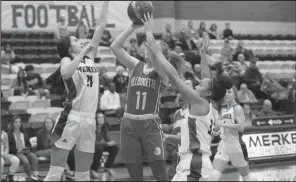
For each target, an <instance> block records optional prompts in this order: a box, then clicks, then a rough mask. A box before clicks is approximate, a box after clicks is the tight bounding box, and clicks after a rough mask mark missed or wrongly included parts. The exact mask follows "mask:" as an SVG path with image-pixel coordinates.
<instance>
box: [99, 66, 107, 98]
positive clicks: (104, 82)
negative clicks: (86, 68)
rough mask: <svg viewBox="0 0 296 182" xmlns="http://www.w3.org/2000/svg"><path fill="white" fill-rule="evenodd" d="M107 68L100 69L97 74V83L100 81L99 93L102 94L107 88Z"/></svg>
mask: <svg viewBox="0 0 296 182" xmlns="http://www.w3.org/2000/svg"><path fill="white" fill-rule="evenodd" d="M107 71H108V70H107V68H106V67H104V66H103V67H101V68H100V73H99V81H100V93H103V92H104V90H105V89H106V88H107V85H108V83H109V79H108V76H107V74H106V73H107Z"/></svg>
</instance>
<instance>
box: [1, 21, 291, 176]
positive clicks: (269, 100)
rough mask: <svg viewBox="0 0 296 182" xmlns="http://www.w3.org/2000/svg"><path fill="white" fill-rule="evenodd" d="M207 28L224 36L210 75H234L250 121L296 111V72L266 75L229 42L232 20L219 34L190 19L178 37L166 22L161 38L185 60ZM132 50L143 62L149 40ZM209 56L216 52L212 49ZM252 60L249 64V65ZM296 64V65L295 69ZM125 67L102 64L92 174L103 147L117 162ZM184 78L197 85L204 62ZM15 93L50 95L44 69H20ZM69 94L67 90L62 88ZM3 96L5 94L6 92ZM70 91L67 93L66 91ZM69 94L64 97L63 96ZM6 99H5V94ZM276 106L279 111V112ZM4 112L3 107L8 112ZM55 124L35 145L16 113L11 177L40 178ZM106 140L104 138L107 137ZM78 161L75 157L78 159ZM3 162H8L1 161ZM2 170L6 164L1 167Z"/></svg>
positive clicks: (84, 33)
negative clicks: (287, 76) (285, 78)
mask: <svg viewBox="0 0 296 182" xmlns="http://www.w3.org/2000/svg"><path fill="white" fill-rule="evenodd" d="M204 33H207V34H208V35H209V36H210V38H211V39H222V40H224V45H223V48H222V49H221V52H220V57H219V61H216V62H214V63H213V64H211V74H212V76H213V77H215V76H218V75H220V74H223V75H228V76H230V77H231V78H232V79H233V81H234V83H235V85H236V87H237V88H238V94H237V99H238V101H239V102H240V103H242V104H243V109H244V112H245V116H246V121H247V122H246V125H247V126H251V125H252V120H253V119H254V118H255V117H265V116H276V115H277V114H278V112H276V111H279V110H284V111H285V112H286V114H292V113H293V112H294V113H295V111H296V107H295V103H296V99H295V97H296V74H295V75H294V79H293V80H290V81H289V82H288V83H286V84H283V83H280V82H278V81H276V80H274V79H273V78H272V77H271V76H270V75H269V74H266V75H264V76H262V74H261V73H260V71H259V69H258V68H257V65H256V63H257V61H258V58H257V57H256V55H254V54H253V52H252V50H248V49H246V48H245V47H244V43H243V41H239V42H238V44H237V46H236V48H235V49H233V48H232V47H231V46H230V41H231V39H233V34H234V33H233V31H232V30H231V26H230V24H229V23H226V24H225V29H224V30H223V33H222V34H221V35H220V34H218V27H217V25H216V24H212V25H211V26H210V28H209V29H208V28H207V27H206V23H205V22H201V23H200V25H199V28H198V29H195V28H194V25H193V22H192V21H189V22H188V27H186V28H184V29H183V30H182V31H181V32H180V33H179V36H178V38H176V37H175V34H174V33H173V32H172V30H171V26H170V25H169V24H167V25H165V31H164V32H163V34H162V37H161V39H162V40H163V41H164V42H166V43H167V44H168V46H169V47H170V49H171V50H172V51H175V52H176V53H178V54H179V55H180V56H181V57H182V58H183V59H185V60H186V56H185V52H186V51H188V50H198V47H199V44H200V41H201V37H202V36H203V34H204ZM92 34H93V29H89V30H88V29H87V27H86V26H85V25H84V23H83V22H81V23H80V24H79V26H78V27H77V31H76V36H77V37H78V38H91V37H92ZM55 35H56V39H61V38H62V37H63V36H67V35H69V32H68V28H67V23H66V20H65V18H63V17H61V18H60V21H59V23H58V25H57V30H56V32H55ZM112 41H113V38H112V36H111V34H110V32H109V31H108V30H105V32H104V34H103V37H102V41H101V44H100V46H106V47H109V46H110V45H111V43H112ZM129 43H130V44H129V47H127V51H128V53H129V54H130V55H132V56H134V57H136V58H138V59H139V60H141V61H144V55H145V46H144V42H142V43H141V44H140V45H139V44H138V41H137V39H134V38H132V39H130V40H129ZM208 58H209V61H210V60H212V58H213V56H212V53H211V52H208ZM1 59H2V64H8V65H12V64H13V62H14V59H15V53H14V51H13V49H12V48H11V46H10V45H9V44H7V45H6V47H5V49H4V50H2V51H1ZM247 62H249V64H247ZM295 69H296V68H295ZM125 71H126V69H125V68H124V67H123V66H122V65H118V66H117V68H116V75H115V76H114V77H113V78H110V77H109V76H108V74H106V73H107V68H105V67H102V68H101V69H100V73H99V76H100V88H101V89H100V94H101V97H100V102H99V106H98V108H99V110H100V112H99V113H98V115H97V123H98V125H97V127H98V130H97V131H98V132H97V133H98V135H97V144H96V153H95V156H96V157H95V160H94V162H93V165H92V175H93V176H96V175H97V173H96V171H97V170H98V168H99V167H100V164H101V161H100V158H101V156H102V152H103V151H108V152H109V158H108V161H107V162H106V164H105V167H106V168H107V169H108V171H109V172H110V173H113V172H112V170H111V167H112V164H113V162H114V160H115V157H116V155H117V152H118V146H117V144H116V143H115V142H114V141H111V140H110V139H109V137H108V123H106V122H105V117H108V116H113V117H118V118H119V117H120V116H121V115H122V113H123V107H124V104H125V99H126V97H125V94H126V91H127V85H128V81H129V77H128V76H127V75H125V74H124V72H125ZM182 76H183V77H184V79H186V80H191V81H192V83H193V84H194V85H198V84H199V82H200V80H201V68H200V66H199V64H192V63H190V62H187V65H186V71H185V72H184V75H182ZM13 87H14V88H15V89H14V95H25V96H28V95H37V96H38V97H39V98H41V99H50V97H51V93H50V91H49V90H48V89H47V87H46V85H45V83H44V81H43V79H42V78H41V76H40V74H39V73H37V72H35V71H34V66H33V65H26V67H25V68H24V69H20V70H19V71H18V72H17V82H16V83H15V85H13ZM60 93H61V95H64V94H65V92H60ZM166 94H168V95H169V94H175V95H178V93H177V91H176V89H174V86H173V85H170V86H168V88H167V89H166V90H165V91H164V93H163V95H166ZM1 95H2V94H1ZM64 96H65V95H64ZM62 98H64V97H62ZM1 99H5V98H2V96H1ZM176 104H177V105H180V100H179V99H176ZM253 104H262V107H261V109H259V111H258V112H253V110H252V109H251V108H252V107H251V106H252V105H253ZM275 110H276V111H275ZM4 112H5V111H2V113H4ZM53 126H54V121H53V120H51V119H50V118H47V119H46V120H45V121H44V127H43V128H42V129H41V130H40V131H39V132H38V133H37V145H36V146H34V147H33V146H32V145H31V143H32V142H30V141H29V138H28V136H30V133H26V132H25V131H23V130H22V121H21V118H20V117H17V116H15V117H14V119H13V120H12V121H11V123H10V125H9V130H8V132H7V133H6V132H3V131H2V133H1V137H2V141H3V142H2V145H3V147H1V148H2V157H1V160H4V161H6V162H9V163H10V164H11V166H10V169H9V175H8V178H12V176H13V175H14V173H15V172H16V169H17V168H18V166H19V163H21V164H23V165H24V169H25V172H26V174H27V175H28V176H29V177H30V178H31V179H33V180H34V179H35V180H37V179H38V159H37V157H45V158H49V157H50V150H51V149H50V147H49V146H50V140H49V134H50V132H51V130H52V128H53ZM103 139H104V140H103ZM71 157H73V156H72V155H70V156H69V160H68V161H70V162H69V167H68V168H66V171H65V173H67V174H68V175H73V174H72V173H71V170H72V171H73V170H74V169H73V165H72V164H71ZM73 161H74V159H73ZM1 164H3V162H2V163H1ZM1 168H2V169H3V167H1Z"/></svg>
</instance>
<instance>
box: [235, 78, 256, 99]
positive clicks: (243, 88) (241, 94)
mask: <svg viewBox="0 0 296 182" xmlns="http://www.w3.org/2000/svg"><path fill="white" fill-rule="evenodd" d="M237 98H238V100H239V102H240V103H255V102H257V99H256V97H255V95H254V94H253V92H252V91H251V90H249V89H248V87H247V85H246V84H245V83H242V84H241V85H240V90H239V91H238V92H237Z"/></svg>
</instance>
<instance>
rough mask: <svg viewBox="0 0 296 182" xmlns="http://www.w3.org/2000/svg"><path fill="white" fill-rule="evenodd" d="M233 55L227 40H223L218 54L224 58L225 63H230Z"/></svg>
mask: <svg viewBox="0 0 296 182" xmlns="http://www.w3.org/2000/svg"><path fill="white" fill-rule="evenodd" d="M233 53H234V50H233V48H232V47H231V45H230V42H229V40H225V41H224V45H223V47H222V49H221V52H220V54H221V55H222V56H224V57H225V58H226V61H228V62H232V60H233V59H232V57H233Z"/></svg>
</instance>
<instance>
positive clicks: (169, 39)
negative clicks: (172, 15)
mask: <svg viewBox="0 0 296 182" xmlns="http://www.w3.org/2000/svg"><path fill="white" fill-rule="evenodd" d="M171 28H172V27H171V25H170V24H166V25H165V32H164V33H163V34H162V40H163V41H164V42H165V43H167V44H168V46H169V48H170V49H174V48H175V39H176V38H175V37H174V36H173V33H172V30H171Z"/></svg>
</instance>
